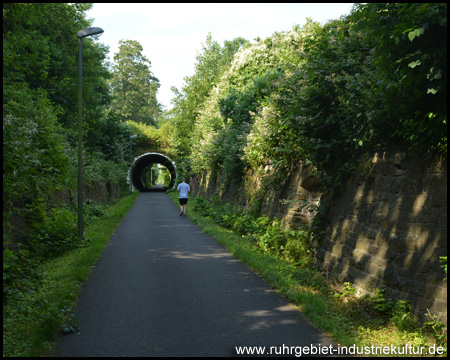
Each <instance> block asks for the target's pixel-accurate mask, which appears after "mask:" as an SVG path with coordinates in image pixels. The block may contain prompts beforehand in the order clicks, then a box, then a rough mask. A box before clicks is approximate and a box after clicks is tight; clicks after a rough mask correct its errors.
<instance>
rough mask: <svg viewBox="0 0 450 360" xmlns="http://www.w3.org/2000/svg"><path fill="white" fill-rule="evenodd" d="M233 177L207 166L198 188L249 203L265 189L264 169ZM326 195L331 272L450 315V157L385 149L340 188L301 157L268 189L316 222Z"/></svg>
mask: <svg viewBox="0 0 450 360" xmlns="http://www.w3.org/2000/svg"><path fill="white" fill-rule="evenodd" d="M265 170H266V173H270V172H271V171H273V170H272V169H270V167H267V168H266V169H265ZM225 184H226V181H225V179H223V178H221V176H220V175H219V176H217V177H214V176H211V174H206V173H205V174H202V175H199V176H198V177H197V178H196V179H195V181H194V183H193V191H192V194H193V196H196V195H203V196H206V197H211V196H214V195H217V196H220V197H221V199H222V201H224V202H232V203H233V204H235V205H240V206H244V207H245V206H248V204H249V203H251V202H252V200H254V199H255V198H256V197H257V196H258V194H259V195H261V194H260V192H261V191H263V192H264V190H265V189H264V188H263V186H262V184H263V180H262V177H261V175H259V173H258V172H256V171H250V172H248V173H247V174H246V175H245V179H244V181H243V182H242V183H240V184H233V183H232V184H229V186H227V185H225ZM326 199H327V200H326ZM286 200H287V201H286ZM320 201H322V202H325V201H326V202H327V208H328V212H327V214H326V215H325V219H324V224H326V225H325V230H324V233H323V234H322V236H321V237H320V240H319V246H318V249H317V251H316V257H315V263H316V266H317V267H318V268H319V269H320V270H322V271H323V272H324V274H325V276H327V277H328V279H330V280H332V281H336V282H338V283H341V284H342V283H344V282H350V283H351V284H352V285H353V286H354V287H355V288H356V289H357V292H358V293H359V294H365V293H370V292H373V291H374V290H375V289H377V288H378V289H385V295H386V297H387V298H392V299H397V300H399V299H407V300H409V301H410V303H411V305H412V306H413V310H414V312H415V314H416V315H417V317H418V318H419V319H423V315H424V314H425V313H426V312H427V309H429V310H430V311H431V313H433V314H437V315H438V317H439V318H438V319H439V320H440V321H443V322H444V323H447V283H446V282H444V281H443V278H444V277H445V274H444V271H443V269H442V268H441V263H440V262H439V257H440V256H447V162H446V161H445V162H441V161H439V160H430V159H417V158H415V159H407V158H406V157H405V156H404V155H403V154H401V153H396V154H386V153H377V154H374V156H373V157H372V158H371V160H370V161H368V163H367V166H366V168H365V170H363V171H362V172H361V173H359V174H355V175H354V176H352V178H351V180H350V181H349V182H348V183H347V184H346V186H345V188H344V190H343V191H342V192H341V193H340V194H339V195H335V196H331V195H330V194H322V193H321V192H320V188H319V187H318V181H317V179H316V178H315V177H314V175H313V173H312V169H311V168H310V167H308V166H303V165H299V167H298V169H297V171H295V172H293V173H292V174H291V175H290V176H289V177H288V178H287V179H286V181H285V182H284V184H283V185H282V186H280V188H278V189H275V190H268V191H267V192H265V194H264V196H263V198H262V206H261V210H262V213H264V214H268V215H270V216H271V217H275V216H277V217H279V218H281V219H282V220H284V221H287V222H292V223H294V224H295V225H306V226H311V224H312V221H313V219H314V216H315V215H316V212H315V211H314V207H315V205H317V204H318V203H319V202H320ZM305 205H306V206H305Z"/></svg>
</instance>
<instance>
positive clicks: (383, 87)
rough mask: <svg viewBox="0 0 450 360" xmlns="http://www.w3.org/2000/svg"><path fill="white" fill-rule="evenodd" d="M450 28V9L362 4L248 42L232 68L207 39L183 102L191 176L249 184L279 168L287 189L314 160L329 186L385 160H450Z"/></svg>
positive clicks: (176, 119)
mask: <svg viewBox="0 0 450 360" xmlns="http://www.w3.org/2000/svg"><path fill="white" fill-rule="evenodd" d="M446 29H447V15H446V5H445V4H364V5H356V6H355V7H354V8H353V10H352V12H351V14H349V15H348V16H346V17H342V18H341V19H338V20H333V21H330V22H328V23H327V24H325V25H320V24H318V23H315V22H313V21H311V20H310V21H309V22H307V24H306V25H304V26H303V27H302V28H300V27H298V26H295V27H294V28H292V29H291V30H289V31H286V32H282V33H275V34H273V35H272V36H271V37H269V38H267V39H265V40H262V39H258V41H257V42H256V43H255V44H253V45H251V44H250V43H245V42H243V41H241V42H240V43H242V44H245V46H243V47H240V48H239V50H238V51H237V52H236V54H235V55H234V57H233V58H232V61H227V62H221V61H219V60H218V59H221V58H222V57H223V54H222V52H223V49H221V48H220V47H219V46H218V45H217V44H216V43H215V42H213V41H212V40H211V38H210V37H209V38H208V44H209V45H208V46H207V47H204V49H203V51H204V52H203V54H202V56H199V58H198V60H199V63H198V66H197V68H196V73H195V75H193V76H192V77H190V78H186V79H185V81H186V85H185V86H184V87H183V89H182V90H181V92H180V91H177V97H176V101H175V107H174V115H173V121H172V123H173V124H174V125H175V126H176V127H177V132H176V138H177V139H181V138H182V139H183V141H184V144H183V145H182V146H180V147H179V149H180V150H182V151H179V152H178V155H179V156H180V157H182V161H183V162H184V164H186V166H185V171H186V172H190V173H191V174H194V173H198V172H200V171H203V170H212V171H222V172H223V173H225V174H227V178H234V179H239V178H240V176H241V174H242V172H243V170H244V169H245V168H246V167H247V168H248V167H251V168H253V169H255V170H257V169H262V168H264V165H267V164H272V165H273V166H275V168H276V169H277V171H276V174H277V176H278V180H279V181H281V180H280V179H282V178H283V177H285V176H286V174H287V173H288V171H289V170H291V169H292V168H294V167H295V166H296V164H297V163H298V162H299V161H307V162H310V163H311V164H313V165H314V166H315V168H316V169H317V173H318V175H319V176H320V179H321V181H322V184H323V185H324V186H327V187H328V186H332V185H333V186H334V185H336V184H340V183H342V181H343V179H344V178H345V177H346V176H348V174H350V173H351V172H352V171H353V170H354V169H355V168H357V166H358V163H359V161H360V159H361V158H362V155H363V154H365V153H367V152H371V151H374V150H376V149H378V150H379V149H383V148H384V149H387V148H393V147H396V148H399V149H400V150H402V151H406V152H409V153H417V152H421V153H424V154H426V153H432V152H434V153H436V152H439V153H441V155H443V156H446V152H447V128H446V121H447V105H446V96H447V88H446V78H447V65H446V64H447V42H446V36H447V35H446V33H447V32H446ZM213 45H214V46H213ZM236 49H237V48H236ZM207 59H214V61H215V63H217V64H223V65H222V68H221V70H220V71H215V72H214V71H211V69H212V67H210V66H202V65H203V64H204V63H205V62H206V60H207ZM227 59H228V58H227ZM214 69H217V67H215V68H214ZM204 78H209V79H210V81H202V79H204ZM180 124H183V126H178V125H180ZM272 180H273V179H272ZM272 182H273V184H274V185H275V184H277V183H278V182H274V181H272Z"/></svg>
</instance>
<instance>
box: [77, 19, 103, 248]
mask: <svg viewBox="0 0 450 360" xmlns="http://www.w3.org/2000/svg"><path fill="white" fill-rule="evenodd" d="M102 33H103V29H102V28H99V27H90V28H86V29H83V30H80V31H78V32H77V37H78V237H79V238H80V240H83V144H82V127H81V119H82V97H81V67H82V66H81V65H82V57H81V40H82V39H83V38H84V37H86V36H92V35H100V34H102Z"/></svg>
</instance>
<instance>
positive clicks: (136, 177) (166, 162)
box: [130, 153, 177, 192]
mask: <svg viewBox="0 0 450 360" xmlns="http://www.w3.org/2000/svg"><path fill="white" fill-rule="evenodd" d="M153 164H160V165H162V166H164V167H165V168H167V170H168V171H169V173H170V184H169V185H168V186H166V187H152V188H149V187H146V186H145V184H144V173H145V171H146V169H147V168H148V167H151V166H152V165H153ZM176 177H177V175H176V171H175V165H174V163H173V162H172V161H171V160H170V159H169V158H168V157H167V156H165V155H163V154H160V153H145V154H143V155H141V156H139V157H137V158H135V160H134V162H133V164H132V165H131V171H130V181H131V184H132V186H133V188H134V189H136V190H138V191H140V192H146V191H165V190H167V189H171V188H172V187H173V186H174V184H175V179H176Z"/></svg>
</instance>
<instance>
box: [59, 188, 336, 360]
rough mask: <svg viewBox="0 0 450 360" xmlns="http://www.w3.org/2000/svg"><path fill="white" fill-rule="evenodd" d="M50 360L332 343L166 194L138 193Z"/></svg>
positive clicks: (202, 353) (229, 351)
mask: <svg viewBox="0 0 450 360" xmlns="http://www.w3.org/2000/svg"><path fill="white" fill-rule="evenodd" d="M75 313H76V314H77V317H78V326H79V331H77V332H74V333H71V334H69V335H64V336H62V337H61V338H60V339H59V341H58V344H57V353H56V355H57V356H89V357H91V356H111V357H112V356H127V357H131V356H233V355H236V347H238V346H265V347H266V350H265V351H266V352H269V351H270V350H269V347H270V346H283V345H285V346H288V347H291V346H311V345H315V346H319V344H320V346H330V345H331V344H332V343H331V341H330V340H329V339H328V338H327V337H326V336H325V335H324V334H323V333H321V332H320V331H319V330H317V329H316V328H315V327H313V326H312V325H311V324H310V323H309V322H308V321H307V320H305V319H304V317H303V316H302V315H301V313H300V312H299V311H298V310H297V309H295V308H294V307H292V306H290V305H289V304H288V303H287V301H286V300H285V299H284V298H283V297H282V296H280V295H279V294H278V293H276V292H275V291H274V290H273V289H272V288H270V286H268V285H267V284H266V283H265V282H264V281H263V280H262V279H261V278H260V277H259V276H257V275H256V274H255V273H253V272H252V271H251V270H249V268H248V267H247V266H245V265H244V264H242V263H241V262H239V261H238V260H236V259H235V258H234V257H233V256H232V255H231V254H230V253H229V252H228V251H227V250H226V249H225V248H224V247H223V246H221V245H219V244H218V243H217V242H216V241H215V240H214V239H213V238H211V237H210V236H209V235H207V234H205V233H203V232H202V231H201V229H200V228H199V227H198V226H197V225H195V224H194V223H193V222H192V221H191V220H189V219H188V218H186V217H180V216H179V208H178V207H177V206H176V205H175V204H174V203H173V201H172V200H171V199H170V197H169V196H168V195H167V194H165V193H157V192H149V193H141V194H139V196H138V197H137V198H136V201H135V203H134V204H133V206H132V207H131V209H130V211H129V213H128V214H127V215H126V217H125V218H124V219H123V220H122V222H121V224H120V225H119V226H118V228H117V229H116V231H115V233H114V235H113V236H112V237H111V241H110V243H109V244H108V245H107V247H106V249H105V251H104V252H103V254H102V256H101V258H100V259H99V261H98V262H97V264H96V267H95V268H94V269H93V272H92V274H91V276H90V278H89V279H88V281H87V282H86V283H85V285H84V286H83V288H82V291H81V295H80V298H79V301H78V305H77V307H76V308H75Z"/></svg>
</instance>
